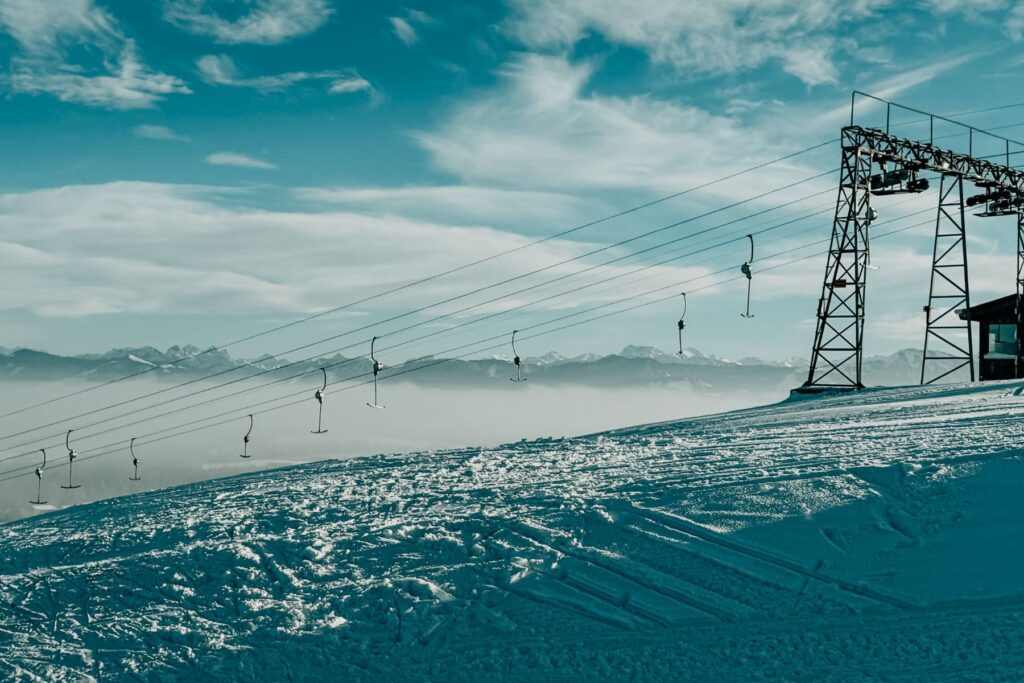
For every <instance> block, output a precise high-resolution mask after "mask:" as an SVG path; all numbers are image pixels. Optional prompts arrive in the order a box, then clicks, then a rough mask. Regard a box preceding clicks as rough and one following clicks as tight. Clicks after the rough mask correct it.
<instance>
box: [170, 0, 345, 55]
mask: <svg viewBox="0 0 1024 683" xmlns="http://www.w3.org/2000/svg"><path fill="white" fill-rule="evenodd" d="M240 5H242V6H243V7H244V9H243V11H242V12H241V14H238V13H237V12H235V11H233V10H235V9H236V8H238V6H240ZM333 13H334V10H333V9H332V8H331V6H330V5H329V4H328V3H327V1H326V0H249V1H248V2H244V3H241V2H232V1H231V0H166V2H165V3H164V18H165V19H166V20H167V21H169V22H171V23H172V24H175V25H176V26H179V27H181V28H183V29H185V30H186V31H189V32H190V33H194V34H196V35H199V36H204V37H207V38H212V39H214V40H215V41H217V42H218V43H224V44H228V45H233V44H239V43H253V44H260V45H276V44H279V43H283V42H286V41H289V40H292V39H294V38H297V37H299V36H304V35H307V34H309V33H312V32H313V31H316V30H317V29H318V28H320V27H321V26H323V25H324V24H325V23H326V22H327V20H328V19H329V18H330V17H331V15H332V14H333ZM229 16H230V17H231V18H228V17H229Z"/></svg>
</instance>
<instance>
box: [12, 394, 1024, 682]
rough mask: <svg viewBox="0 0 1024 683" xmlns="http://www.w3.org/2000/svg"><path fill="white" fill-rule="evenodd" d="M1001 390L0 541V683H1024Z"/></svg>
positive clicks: (141, 506)
mask: <svg viewBox="0 0 1024 683" xmlns="http://www.w3.org/2000/svg"><path fill="white" fill-rule="evenodd" d="M1018 388H1019V382H1014V383H991V384H985V385H974V386H944V387H929V388H911V389H906V388H905V389H886V390H869V391H863V392H859V393H857V394H843V395H835V396H818V397H814V398H803V399H802V400H799V401H796V400H794V401H787V402H784V403H781V404H777V405H773V406H766V407H763V408H756V409H751V410H745V411H738V412H734V413H728V414H722V415H717V416H709V417H703V418H695V419H688V420H685V421H677V422H669V423H664V424H657V425H648V426H644V427H637V428H631V429H623V430H616V431H613V432H606V433H603V434H595V435H591V436H585V437H580V438H575V439H545V440H539V441H532V442H521V443H516V444H512V445H507V446H502V447H498V448H488V449H480V448H464V449H459V450H449V451H437V452H421V453H410V454H403V455H395V456H377V457H369V458H361V459H356V460H347V461H326V462H321V463H315V464H311V465H303V466H297V467H295V466H292V467H287V468H282V469H278V470H272V471H262V472H259V473H253V474H246V475H243V476H236V477H229V478H224V479H220V480H215V481H210V482H204V483H198V484H190V485H187V486H181V487H177V488H174V489H167V490H163V491H157V492H152V493H146V494H140V495H136V496H131V497H124V498H118V499H113V500H107V501H103V502H99V503H93V504H90V505H83V506H80V507H77V508H71V509H66V510H60V511H57V512H52V513H48V514H44V515H40V516H37V517H35V518H32V519H26V520H21V521H19V522H14V523H10V524H7V525H4V526H0V679H4V680H16V681H35V680H45V681H53V680H108V679H112V678H138V679H143V680H181V679H185V678H187V679H190V680H214V679H224V680H323V681H333V680H410V681H413V680H415V681H420V680H445V681H448V680H451V681H470V680H473V681H483V680H486V681H523V680H567V679H570V678H576V679H579V680H644V681H678V680H721V679H727V680H750V679H758V678H764V679H784V680H793V679H800V680H850V679H875V680H878V679H881V680H920V679H933V678H942V679H971V680H992V679H1018V678H1019V677H1020V667H1021V666H1022V665H1024V654H1022V653H1024V647H1022V646H1024V580H1022V579H1021V576H1022V574H1021V571H1020V568H1021V565H1022V562H1024V532H1022V531H1021V529H1022V528H1024V527H1022V522H1024V511H1022V509H1021V506H1020V504H1019V500H1020V491H1021V487H1022V484H1024V458H1022V457H1021V456H1022V455H1024V450H1022V448H1021V443H1022V437H1024V421H1022V420H1021V416H1022V415H1024V399H1022V398H1021V397H1020V396H1018V395H1017V394H1018V393H1020V392H1019V391H1018Z"/></svg>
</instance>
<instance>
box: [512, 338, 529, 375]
mask: <svg viewBox="0 0 1024 683" xmlns="http://www.w3.org/2000/svg"><path fill="white" fill-rule="evenodd" d="M517 332H519V330H512V356H513V357H512V362H513V363H515V364H516V376H515V377H509V379H510V380H512V381H513V382H525V381H526V378H525V377H523V361H522V360H521V359H520V358H519V353H518V352H517V351H516V333H517Z"/></svg>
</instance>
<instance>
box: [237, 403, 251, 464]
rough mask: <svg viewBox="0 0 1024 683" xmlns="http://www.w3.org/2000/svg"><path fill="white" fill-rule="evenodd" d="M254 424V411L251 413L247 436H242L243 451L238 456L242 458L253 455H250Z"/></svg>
mask: <svg viewBox="0 0 1024 683" xmlns="http://www.w3.org/2000/svg"><path fill="white" fill-rule="evenodd" d="M252 425H253V419H252V413H249V431H247V432H246V433H245V436H243V437H242V452H241V453H240V454H239V456H238V457H240V458H251V457H252V456H251V455H249V436H250V435H251V434H252Z"/></svg>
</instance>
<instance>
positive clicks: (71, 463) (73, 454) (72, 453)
mask: <svg viewBox="0 0 1024 683" xmlns="http://www.w3.org/2000/svg"><path fill="white" fill-rule="evenodd" d="M73 431H75V430H74V429H69V430H68V433H67V434H66V435H65V436H64V445H65V446H66V447H67V449H68V485H67V486H64V485H63V484H61V488H62V489H77V488H81V487H82V485H81V484H76V483H74V480H73V479H72V475H73V474H74V467H75V458H77V457H78V452H77V451H76V450H75V449H73V448H72V447H71V432H73Z"/></svg>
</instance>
